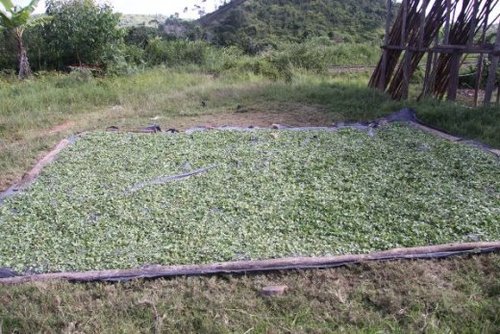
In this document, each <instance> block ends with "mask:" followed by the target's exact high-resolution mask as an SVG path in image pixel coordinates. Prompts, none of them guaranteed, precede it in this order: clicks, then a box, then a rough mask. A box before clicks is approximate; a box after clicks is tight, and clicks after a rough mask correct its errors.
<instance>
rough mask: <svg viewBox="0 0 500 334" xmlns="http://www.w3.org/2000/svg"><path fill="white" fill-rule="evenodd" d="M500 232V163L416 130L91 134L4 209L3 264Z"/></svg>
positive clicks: (449, 238) (0, 214) (188, 256)
mask: <svg viewBox="0 0 500 334" xmlns="http://www.w3.org/2000/svg"><path fill="white" fill-rule="evenodd" d="M209 166H216V168H213V169H210V170H208V171H207V172H206V173H203V174H200V175H196V176H192V177H190V178H186V179H183V180H176V181H171V182H168V183H165V184H162V185H149V186H145V187H143V188H142V189H140V190H138V191H135V192H129V191H128V190H129V189H131V187H133V186H134V185H137V184H140V183H142V182H146V183H147V182H148V181H151V180H154V179H157V178H159V177H162V176H169V175H178V174H183V173H189V172H190V171H194V170H198V169H201V168H204V167H209ZM499 222H500V162H499V160H498V158H496V157H494V156H493V155H491V154H489V153H486V152H483V151H481V150H479V149H476V148H473V147H469V146H466V145H460V144H454V143H449V142H447V141H443V140H441V139H437V138H434V137H432V136H430V135H428V134H424V133H422V132H420V131H418V130H416V129H413V128H411V127H408V126H404V125H391V126H388V127H386V128H384V129H381V130H378V131H377V132H376V134H375V136H373V137H371V136H369V135H368V134H366V133H364V132H360V131H356V130H351V129H344V130H340V131H338V132H335V133H331V132H327V131H271V130H259V131H248V132H236V131H213V132H205V133H193V134H177V135H166V134H160V135H143V134H113V133H93V134H89V135H86V136H84V137H83V138H82V139H80V140H79V141H77V142H76V143H75V144H73V145H72V146H70V147H69V148H68V149H66V150H65V151H64V152H63V153H62V154H61V155H60V156H59V157H58V159H57V161H56V162H54V163H53V164H51V165H50V166H49V167H47V168H46V170H45V171H44V172H43V173H42V175H41V176H40V177H39V178H38V179H37V181H36V182H35V183H34V184H33V185H32V186H30V188H29V189H27V190H25V191H23V192H21V193H20V194H18V195H17V196H15V197H11V198H9V199H7V200H6V201H5V203H4V205H2V206H1V207H0V236H1V242H0V267H10V268H14V269H16V270H18V271H20V272H54V271H69V270H92V269H108V268H132V267H140V266H143V265H148V264H164V265H168V264H198V263H209V262H216V261H228V260H243V259H263V258H274V257H283V256H317V255H330V254H346V253H365V252H371V251H376V250H383V249H388V248H393V247H410V246H421V245H430V244H441V243H447V242H466V241H486V240H499V239H500V226H499V225H500V224H499Z"/></svg>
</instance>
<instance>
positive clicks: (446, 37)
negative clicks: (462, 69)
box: [443, 0, 451, 44]
mask: <svg viewBox="0 0 500 334" xmlns="http://www.w3.org/2000/svg"><path fill="white" fill-rule="evenodd" d="M450 27H451V0H446V22H445V28H444V38H443V44H450Z"/></svg>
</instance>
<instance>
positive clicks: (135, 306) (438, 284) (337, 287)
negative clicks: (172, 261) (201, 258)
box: [0, 254, 500, 333]
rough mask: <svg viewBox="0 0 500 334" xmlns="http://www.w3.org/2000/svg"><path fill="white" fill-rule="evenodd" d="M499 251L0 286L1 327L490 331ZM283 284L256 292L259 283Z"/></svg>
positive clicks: (497, 320) (498, 292)
mask: <svg viewBox="0 0 500 334" xmlns="http://www.w3.org/2000/svg"><path fill="white" fill-rule="evenodd" d="M499 271H500V256H499V255H498V254H496V255H486V256H477V257H470V258H454V259H448V260H441V261H405V262H385V263H371V264H364V265H358V266H352V267H343V268H338V269H330V270H316V271H298V272H288V273H272V274H265V275H256V276H240V277H234V276H219V277H189V278H177V279H172V280H155V281H135V282H131V283H120V284H69V283H64V282H53V283H49V284H46V283H36V284H27V285H21V286H14V287H12V286H10V287H6V286H0V323H3V324H2V325H1V326H3V327H2V328H3V330H4V333H33V332H45V333H59V332H66V333H151V332H152V333H160V332H162V333H172V332H179V333H187V332H197V333H304V332H309V333H326V332H340V331H343V332H365V333H374V332H400V333H408V332H425V333H443V332H450V333H451V332H461V333H464V332H469V333H497V332H498V330H499V329H500V303H499V301H500V300H499V296H500V281H499V279H498V272H499ZM276 284H284V285H287V286H288V287H289V290H288V292H287V293H286V295H284V296H282V297H275V298H268V297H262V296H260V294H259V291H260V289H261V288H262V287H265V286H268V285H276Z"/></svg>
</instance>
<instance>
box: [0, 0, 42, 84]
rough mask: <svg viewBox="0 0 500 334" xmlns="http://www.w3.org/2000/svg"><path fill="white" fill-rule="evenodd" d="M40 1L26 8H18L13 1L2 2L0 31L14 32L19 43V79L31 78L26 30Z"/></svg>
mask: <svg viewBox="0 0 500 334" xmlns="http://www.w3.org/2000/svg"><path fill="white" fill-rule="evenodd" d="M39 2H40V0H31V1H30V3H29V4H28V5H26V6H25V7H20V6H16V5H14V4H13V2H12V1H11V0H0V4H1V5H2V6H3V9H2V8H1V6H0V30H1V29H7V30H9V31H12V32H13V34H14V37H15V38H16V42H17V59H18V61H19V79H25V78H27V77H29V76H31V74H32V72H31V68H30V64H29V61H28V53H27V50H26V47H25V46H24V42H23V33H24V29H25V28H26V26H27V25H28V22H29V19H30V16H31V13H33V11H34V10H35V8H36V6H37V5H38V3H39Z"/></svg>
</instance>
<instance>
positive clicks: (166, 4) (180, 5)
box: [13, 0, 224, 19]
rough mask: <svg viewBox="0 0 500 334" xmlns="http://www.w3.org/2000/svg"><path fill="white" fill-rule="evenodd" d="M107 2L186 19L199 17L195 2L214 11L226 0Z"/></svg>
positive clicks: (118, 8) (124, 10) (124, 9)
mask: <svg viewBox="0 0 500 334" xmlns="http://www.w3.org/2000/svg"><path fill="white" fill-rule="evenodd" d="M13 2H14V3H19V4H25V3H28V2H29V1H28V0H18V1H16V0H14V1H13ZM99 2H106V3H108V4H110V5H112V6H113V8H114V9H115V11H116V12H120V13H123V14H163V15H166V16H170V15H173V14H175V13H179V15H180V17H182V18H186V19H196V18H198V17H199V15H198V9H197V8H195V7H194V5H195V4H200V5H202V6H203V7H204V8H205V10H206V12H207V13H209V12H213V11H214V10H215V9H217V7H218V6H219V5H220V3H221V2H222V3H223V2H224V1H221V0H205V1H204V2H202V1H201V0H184V1H182V0H181V1H179V0H141V1H136V0H107V1H99ZM186 7H187V8H188V11H187V12H184V8H186ZM43 12H45V1H40V4H39V5H38V8H37V10H36V13H43Z"/></svg>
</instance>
